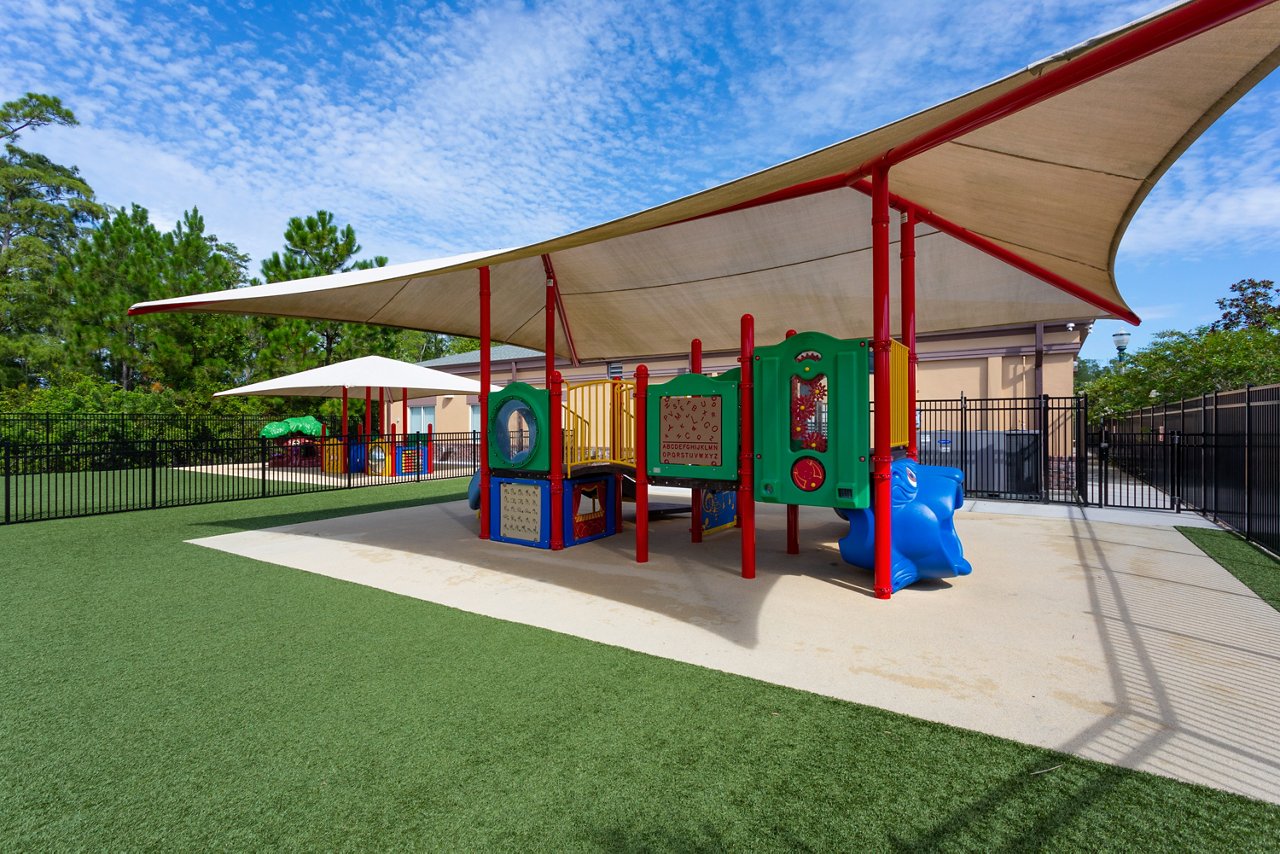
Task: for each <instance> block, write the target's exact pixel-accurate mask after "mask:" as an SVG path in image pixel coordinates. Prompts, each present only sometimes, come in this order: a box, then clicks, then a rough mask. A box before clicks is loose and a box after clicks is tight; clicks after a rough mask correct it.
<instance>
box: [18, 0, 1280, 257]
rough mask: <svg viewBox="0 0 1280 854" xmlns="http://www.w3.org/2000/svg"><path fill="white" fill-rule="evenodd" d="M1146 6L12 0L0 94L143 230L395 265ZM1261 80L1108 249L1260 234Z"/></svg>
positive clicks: (904, 103)
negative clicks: (28, 100)
mask: <svg viewBox="0 0 1280 854" xmlns="http://www.w3.org/2000/svg"><path fill="white" fill-rule="evenodd" d="M1160 5H1162V4H1161V2H1160V0H1154V2H1142V3H1104V2H1065V0H1042V2H1038V3H1035V2H1033V3H1022V4H1011V3H1008V2H1004V0H980V1H979V2H973V3H966V4H956V3H949V2H943V0H920V2H911V3H902V2H897V0H874V2H860V3H857V4H848V3H825V2H818V1H817V0H758V2H754V3H741V4H737V3H728V2H724V3H710V2H705V3H701V2H676V0H657V2H651V3H645V4H633V3H625V2H622V0H564V2H556V3H549V2H548V3H538V2H532V3H517V2H507V0H497V2H479V3H476V4H473V5H466V6H462V7H459V8H453V7H450V6H448V5H445V4H431V5H426V6H421V7H420V6H416V5H409V4H388V5H386V6H369V7H364V6H360V5H359V4H348V3H336V2H319V3H314V4H310V5H309V6H308V7H307V11H306V12H305V13H302V12H299V13H294V12H290V11H287V10H285V11H280V12H273V11H271V10H270V9H269V8H257V7H255V6H254V5H253V4H252V3H248V2H236V3H230V2H221V3H214V4H212V5H211V6H208V7H206V6H199V7H187V6H184V5H182V4H175V5H172V6H169V7H161V6H157V5H149V6H143V5H138V4H134V3H130V2H126V0H119V2H117V1H116V0H84V2H79V3H75V2H66V3H45V2H40V1H39V0H26V2H22V3H20V4H18V5H17V6H16V8H17V10H18V11H17V15H16V17H15V21H14V23H13V25H12V26H6V27H5V28H3V29H0V66H4V67H6V68H7V69H9V73H8V74H7V75H6V79H5V80H2V81H0V97H5V98H8V97H13V96H15V95H17V94H19V93H20V92H22V91H26V90H34V91H44V92H49V93H52V94H57V95H59V96H61V97H62V98H63V99H64V101H65V102H66V103H67V104H68V105H69V106H70V107H72V108H73V109H74V110H75V111H76V112H77V114H78V115H79V117H80V118H81V120H82V123H83V126H82V127H81V128H78V129H68V130H56V131H55V130H45V131H42V132H40V133H39V134H33V135H31V136H30V137H28V139H27V142H28V144H30V145H32V146H33V147H39V148H42V149H43V150H45V151H48V152H49V153H50V154H51V155H53V156H55V157H56V158H57V159H58V160H60V161H61V162H65V163H74V164H77V165H78V166H80V167H81V169H82V171H83V172H84V174H85V176H86V178H87V179H88V180H89V181H90V183H91V184H92V185H93V186H94V187H95V188H96V189H97V190H98V192H99V194H100V195H101V196H102V197H103V199H104V200H105V201H107V202H109V203H112V204H116V205H122V204H126V203H128V202H132V201H136V202H139V203H141V204H143V205H145V206H147V207H148V208H150V209H151V210H152V212H153V214H154V217H155V219H156V220H157V222H159V223H161V224H168V223H170V222H172V221H173V220H174V219H175V218H176V217H177V216H178V215H179V214H180V213H181V211H182V210H183V209H185V208H188V207H191V206H193V205H198V206H199V207H200V209H201V210H202V212H204V214H205V217H206V220H207V222H208V223H209V226H210V228H211V229H212V230H214V231H215V232H217V233H218V234H219V235H220V236H221V237H223V238H224V239H228V240H231V241H233V242H235V243H237V244H238V245H239V246H240V247H241V248H242V249H244V250H246V251H249V252H250V253H251V254H252V255H253V256H254V257H255V258H257V259H260V258H261V257H263V255H265V254H267V253H269V252H270V250H272V249H274V248H276V247H278V246H279V244H280V241H281V235H282V232H283V227H284V223H285V221H286V220H287V218H288V217H289V216H292V215H299V214H306V213H310V212H313V211H314V210H316V209H317V208H326V209H329V210H332V211H334V212H335V213H336V214H337V215H338V216H339V218H341V219H344V220H347V221H350V222H351V223H352V224H353V225H354V226H355V228H356V231H357V233H358V234H359V235H360V237H361V240H362V242H363V243H364V245H365V247H366V249H367V250H368V251H369V252H370V253H374V252H378V253H382V254H388V255H390V256H392V260H393V261H405V260H412V259H414V258H421V257H429V256H433V255H445V254H452V253H455V252H459V251H465V250H469V249H474V248H477V247H479V248H484V247H491V246H499V245H514V244H519V243H524V242H528V241H531V240H535V239H539V238H542V237H547V236H550V235H552V234H556V233H560V232H563V231H567V230H570V229H574V228H579V227H582V226H586V225H590V224H592V223H594V222H598V221H601V220H604V219H608V218H612V217H615V216H620V215H623V214H626V213H630V212H632V211H634V210H637V209H639V208H641V207H645V206H648V205H651V204H656V203H660V202H662V201H666V200H668V199H670V198H673V197H675V196H678V195H684V194H686V193H689V192H693V191H696V190H698V189H702V188H703V187H706V186H709V185H712V184H714V183H717V182H719V181H723V180H727V179H730V178H733V177H737V176H739V175H742V174H746V173H748V172H751V171H754V170H756V169H759V168H762V167H765V166H768V165H771V164H773V163H775V162H778V161H780V160H782V159H786V158H790V157H794V156H797V155H799V154H803V153H805V152H806V151H809V150H813V149H815V148H818V147H820V146H823V145H826V144H829V143H831V142H834V141H836V140H838V139H842V138H845V137H848V136H852V135H855V134H857V133H859V132H862V131H864V130H867V129H869V128H871V127H874V126H876V125H879V124H882V123H884V122H886V121H889V120H892V119H895V118H898V117H901V116H903V115H905V114H907V113H910V112H913V111H915V110H918V109H922V108H924V107H927V106H929V105H930V104H932V103H936V102H938V101H940V100H943V99H945V98H948V97H952V96H954V95H957V94H960V93H962V92H964V91H966V90H968V89H970V88H972V87H974V86H977V85H981V84H983V83H985V82H988V81H989V80H991V79H994V78H995V77H998V76H1002V75H1003V74H1006V73H1008V72H1010V71H1013V70H1015V69H1017V68H1019V67H1022V66H1024V65H1026V64H1027V63H1029V62H1031V61H1033V60H1035V59H1037V58H1039V57H1041V56H1043V55H1044V54H1046V53H1049V52H1051V51H1054V50H1057V49H1060V48H1062V47H1065V46H1067V45H1069V44H1072V43H1074V42H1076V41H1079V40H1081V39H1083V38H1086V37H1088V36H1091V35H1094V34H1096V33H1097V32H1100V31H1101V30H1103V29H1106V28H1109V27H1112V26H1116V25H1119V24H1121V23H1124V22H1125V21H1127V20H1130V19H1132V18H1133V17H1136V16H1138V15H1140V14H1144V13H1146V12H1150V11H1152V10H1153V9H1155V8H1158V7H1159V6H1160ZM32 45H39V46H40V50H39V51H35V50H32ZM1267 97H1268V98H1269V99H1270V100H1268V101H1266V102H1265V103H1261V102H1259V103H1255V102H1254V101H1250V102H1247V103H1246V104H1242V105H1241V114H1242V118H1241V119H1240V120H1239V122H1238V124H1240V126H1241V128H1245V129H1239V128H1237V129H1236V130H1232V131H1228V132H1226V133H1227V134H1228V135H1229V137H1230V140H1229V141H1230V142H1231V143H1232V145H1233V148H1234V150H1233V151H1231V152H1229V153H1226V154H1215V153H1213V152H1216V151H1218V150H1219V149H1218V148H1217V147H1213V148H1212V149H1211V150H1210V149H1206V151H1209V153H1206V154H1203V155H1200V154H1197V153H1196V152H1197V151H1198V150H1199V149H1193V152H1192V154H1191V155H1189V160H1190V161H1191V162H1192V164H1193V166H1192V168H1189V169H1187V168H1180V169H1179V170H1177V171H1176V172H1175V173H1174V174H1172V175H1170V176H1169V181H1168V184H1169V187H1168V188H1166V187H1165V185H1163V184H1162V185H1161V187H1160V188H1159V189H1158V192H1157V194H1155V195H1154V196H1153V197H1152V199H1151V200H1150V201H1149V202H1148V204H1147V206H1146V207H1145V208H1144V210H1143V212H1142V213H1141V215H1140V217H1139V219H1138V220H1136V221H1135V223H1134V227H1133V230H1132V234H1131V235H1130V237H1129V239H1128V240H1126V243H1125V251H1126V252H1129V251H1133V252H1151V253H1155V252H1164V251H1168V250H1169V249H1170V248H1171V247H1173V246H1175V245H1181V246H1183V247H1184V248H1185V247H1186V246H1188V245H1191V246H1195V245H1205V246H1214V245H1219V244H1220V243H1221V242H1223V241H1226V242H1229V241H1231V240H1235V239H1240V238H1239V236H1238V229H1239V225H1240V220H1239V214H1240V213H1241V212H1244V213H1246V214H1247V215H1248V216H1249V218H1250V221H1251V225H1250V228H1252V229H1253V230H1254V233H1255V237H1258V238H1259V239H1261V238H1262V237H1263V236H1264V235H1265V233H1266V232H1267V230H1268V229H1270V230H1272V231H1273V232H1274V231H1275V226H1276V224H1277V223H1276V219H1277V218H1278V217H1280V204H1277V201H1278V200H1280V199H1278V198H1277V188H1280V177H1277V176H1280V164H1278V163H1277V155H1276V154H1275V153H1274V152H1275V149H1276V146H1275V145H1274V143H1275V139H1274V138H1273V136H1272V135H1273V134H1274V131H1267V130H1264V131H1257V130H1256V129H1257V128H1263V129H1266V128H1268V127H1271V128H1274V127H1277V126H1280V122H1275V121H1273V119H1274V118H1276V116H1275V115H1273V113H1274V112H1275V110H1276V108H1275V106H1274V101H1275V98H1274V94H1272V95H1269V96H1267ZM1268 123H1270V125H1268ZM1233 127H1234V126H1233ZM1248 128H1254V129H1255V130H1253V131H1250V130H1248ZM1232 134H1234V135H1233V136H1232ZM1217 145H1219V143H1218V142H1215V146H1217ZM1236 155H1238V156H1236ZM1227 175H1230V177H1231V183H1230V184H1229V185H1228V184H1227V183H1224V182H1223V177H1224V176H1227ZM1228 186H1229V189H1225V188H1226V187H1228ZM1206 188H1207V190H1206ZM1241 188H1243V192H1242V191H1241Z"/></svg>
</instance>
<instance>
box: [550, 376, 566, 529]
mask: <svg viewBox="0 0 1280 854" xmlns="http://www.w3.org/2000/svg"><path fill="white" fill-rule="evenodd" d="M562 382H563V378H562V377H561V376H560V372H559V371H552V372H551V386H550V389H551V424H549V425H548V427H549V428H550V429H549V435H548V436H547V440H548V441H549V442H551V550H552V551H560V550H561V549H563V548H564V439H563V438H562V437H563V435H564V425H563V422H562V420H561V419H562V418H563V413H562V412H561V410H562V409H563V408H564V406H563V403H562V398H563V392H562V391H561V383H562Z"/></svg>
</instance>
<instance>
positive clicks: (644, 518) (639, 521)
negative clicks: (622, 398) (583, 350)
mask: <svg viewBox="0 0 1280 854" xmlns="http://www.w3.org/2000/svg"><path fill="white" fill-rule="evenodd" d="M648 394H649V368H648V367H647V366H645V365H637V366H636V407H635V409H636V563H648V562H649V473H648V469H647V468H646V466H647V465H648V462H647V460H646V459H645V443H646V442H647V441H648V430H647V429H646V427H645V409H646V406H645V405H646V403H647V400H646V398H647V396H648Z"/></svg>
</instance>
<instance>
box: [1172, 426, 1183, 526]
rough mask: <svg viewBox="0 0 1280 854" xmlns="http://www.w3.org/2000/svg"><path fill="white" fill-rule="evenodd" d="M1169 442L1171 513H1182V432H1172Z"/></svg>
mask: <svg viewBox="0 0 1280 854" xmlns="http://www.w3.org/2000/svg"><path fill="white" fill-rule="evenodd" d="M1184 420H1185V419H1184ZM1169 441H1170V443H1171V444H1170V446H1169V452H1170V453H1171V454H1173V460H1172V463H1173V472H1172V474H1171V477H1170V481H1172V485H1173V489H1172V492H1173V495H1172V498H1173V512H1174V513H1181V512H1182V448H1183V443H1182V431H1181V430H1177V431H1174V433H1173V435H1172V436H1170V437H1169Z"/></svg>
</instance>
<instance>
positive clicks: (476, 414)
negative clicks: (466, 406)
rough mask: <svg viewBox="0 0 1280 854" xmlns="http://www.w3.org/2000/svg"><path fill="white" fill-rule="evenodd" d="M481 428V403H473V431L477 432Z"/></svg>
mask: <svg viewBox="0 0 1280 854" xmlns="http://www.w3.org/2000/svg"><path fill="white" fill-rule="evenodd" d="M479 430H480V404H478V403H473V404H471V432H473V433H476V432H479Z"/></svg>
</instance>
